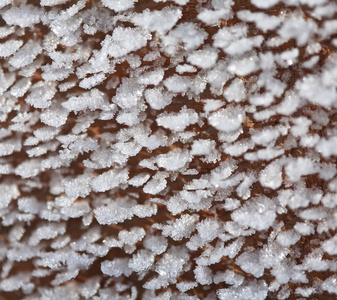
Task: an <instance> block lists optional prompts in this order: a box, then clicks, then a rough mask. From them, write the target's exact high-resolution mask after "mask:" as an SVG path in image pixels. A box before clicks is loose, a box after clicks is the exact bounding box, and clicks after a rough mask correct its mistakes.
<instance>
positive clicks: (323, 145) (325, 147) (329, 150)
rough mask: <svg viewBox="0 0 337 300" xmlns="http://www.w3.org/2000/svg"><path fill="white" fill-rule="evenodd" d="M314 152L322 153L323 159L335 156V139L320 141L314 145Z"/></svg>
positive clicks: (336, 145)
mask: <svg viewBox="0 0 337 300" xmlns="http://www.w3.org/2000/svg"><path fill="white" fill-rule="evenodd" d="M315 148H316V150H317V151H318V152H320V153H322V155H323V156H325V157H330V156H335V155H337V137H336V136H334V137H331V138H330V139H324V138H322V139H320V140H319V142H318V143H317V144H316V147H315Z"/></svg>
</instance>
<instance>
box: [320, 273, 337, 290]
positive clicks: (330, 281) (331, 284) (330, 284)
mask: <svg viewBox="0 0 337 300" xmlns="http://www.w3.org/2000/svg"><path fill="white" fill-rule="evenodd" d="M336 283H337V276H336V275H332V276H330V277H329V278H327V279H325V281H324V282H323V283H322V289H323V290H325V291H327V292H329V293H330V294H337V287H336Z"/></svg>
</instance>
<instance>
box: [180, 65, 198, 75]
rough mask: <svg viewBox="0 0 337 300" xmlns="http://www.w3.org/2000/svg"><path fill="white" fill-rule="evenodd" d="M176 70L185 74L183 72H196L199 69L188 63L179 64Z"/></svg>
mask: <svg viewBox="0 0 337 300" xmlns="http://www.w3.org/2000/svg"><path fill="white" fill-rule="evenodd" d="M176 71H177V73H179V74H183V73H194V72H196V71H197V69H196V68H195V67H193V66H191V65H188V64H183V65H178V66H177V67H176Z"/></svg>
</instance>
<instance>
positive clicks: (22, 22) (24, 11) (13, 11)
mask: <svg viewBox="0 0 337 300" xmlns="http://www.w3.org/2000/svg"><path fill="white" fill-rule="evenodd" d="M42 15H43V11H42V10H41V9H39V8H37V7H36V6H34V5H31V4H28V5H24V4H23V5H20V6H14V5H13V6H12V7H11V8H10V9H8V10H6V11H5V13H4V14H3V16H2V17H3V19H4V20H5V21H6V23H7V24H8V25H18V26H20V27H22V28H24V27H31V26H32V25H34V24H36V23H39V22H40V20H41V17H42Z"/></svg>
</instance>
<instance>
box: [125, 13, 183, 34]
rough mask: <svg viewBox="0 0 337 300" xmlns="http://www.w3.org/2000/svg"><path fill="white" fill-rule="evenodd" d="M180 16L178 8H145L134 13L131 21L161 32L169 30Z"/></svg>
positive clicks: (147, 28)
mask: <svg viewBox="0 0 337 300" xmlns="http://www.w3.org/2000/svg"><path fill="white" fill-rule="evenodd" d="M181 16H182V13H181V10H180V9H176V8H170V7H165V8H164V9H162V10H153V11H150V10H148V9H146V10H144V11H143V12H142V13H141V14H135V15H134V16H133V17H132V19H131V21H132V22H133V23H134V24H135V25H137V26H140V27H142V28H144V29H146V30H149V31H156V32H157V33H158V34H163V33H165V32H167V31H169V30H171V29H172V27H173V26H174V25H175V24H176V23H177V21H178V20H179V19H180V18H181Z"/></svg>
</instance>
